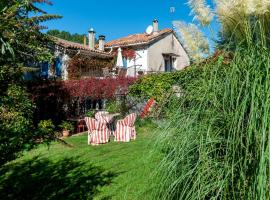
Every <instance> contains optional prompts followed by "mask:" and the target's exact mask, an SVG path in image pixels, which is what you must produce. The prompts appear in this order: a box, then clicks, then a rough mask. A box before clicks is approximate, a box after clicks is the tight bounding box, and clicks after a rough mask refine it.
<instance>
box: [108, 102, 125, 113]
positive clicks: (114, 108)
mask: <svg viewBox="0 0 270 200" xmlns="http://www.w3.org/2000/svg"><path fill="white" fill-rule="evenodd" d="M106 110H107V111H108V112H109V113H120V112H121V103H120V102H119V101H109V102H107V104H106Z"/></svg>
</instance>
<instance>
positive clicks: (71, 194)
mask: <svg viewBox="0 0 270 200" xmlns="http://www.w3.org/2000/svg"><path fill="white" fill-rule="evenodd" d="M154 127H155V126H154V125H153V124H149V123H148V124H143V125H141V127H139V128H138V129H137V131H138V139H137V140H136V141H133V142H131V143H114V142H111V143H109V144H106V145H102V146H96V147H92V146H88V145H87V135H83V136H77V137H70V138H68V139H66V141H67V142H68V143H69V144H72V145H74V147H73V148H69V147H65V146H63V145H61V144H58V143H55V144H52V145H51V146H49V147H47V146H40V147H39V148H37V149H36V150H33V151H31V152H28V153H26V154H25V155H24V156H23V157H22V158H20V159H18V160H16V161H15V162H12V163H10V164H8V165H7V166H6V167H5V168H4V169H2V170H1V175H0V194H1V197H2V198H3V197H5V198H4V199H59V198H60V199H61V198H63V199H117V200H119V199H131V200H134V199H152V198H151V196H149V195H150V194H151V193H150V192H149V191H151V186H150V184H149V182H148V178H149V177H150V176H151V174H152V172H153V171H154V169H155V167H156V166H157V165H158V164H159V158H158V156H155V157H151V159H149V157H147V155H148V152H149V149H151V148H150V146H151V145H152V143H153V142H152V141H153V139H154V138H155V134H154V131H155V128H154ZM43 165H44V166H43ZM24 179H28V180H24ZM37 182H38V183H37ZM39 182H41V183H39ZM61 182H62V183H61ZM45 185H48V186H47V187H46V186H45ZM7 188H9V190H7ZM30 188H31V189H30ZM38 191H39V192H38ZM8 195H9V196H8ZM64 197H65V198H64Z"/></svg>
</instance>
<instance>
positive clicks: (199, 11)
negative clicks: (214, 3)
mask: <svg viewBox="0 0 270 200" xmlns="http://www.w3.org/2000/svg"><path fill="white" fill-rule="evenodd" d="M188 5H189V6H190V8H191V13H192V14H193V15H194V19H196V20H198V21H199V22H200V24H201V25H203V26H207V25H209V24H210V23H211V21H212V20H213V17H214V14H213V13H212V11H211V8H210V6H208V5H207V4H206V2H205V0H189V1H188Z"/></svg>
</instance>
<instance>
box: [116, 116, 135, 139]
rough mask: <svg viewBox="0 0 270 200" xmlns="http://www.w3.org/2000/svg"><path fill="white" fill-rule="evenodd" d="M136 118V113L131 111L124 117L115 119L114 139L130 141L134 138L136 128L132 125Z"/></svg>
mask: <svg viewBox="0 0 270 200" xmlns="http://www.w3.org/2000/svg"><path fill="white" fill-rule="evenodd" d="M136 118H137V116H136V114H135V113H132V114H130V115H128V116H126V117H125V119H123V120H119V121H117V124H116V131H115V134H114V136H115V138H114V141H116V142H130V140H135V139H136V130H135V126H134V123H135V121H136Z"/></svg>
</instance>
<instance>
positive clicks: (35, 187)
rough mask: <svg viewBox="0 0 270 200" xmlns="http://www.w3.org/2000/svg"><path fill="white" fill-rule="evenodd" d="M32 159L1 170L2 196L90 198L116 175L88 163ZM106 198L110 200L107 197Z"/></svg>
mask: <svg viewBox="0 0 270 200" xmlns="http://www.w3.org/2000/svg"><path fill="white" fill-rule="evenodd" d="M75 160H76V158H74V159H70V158H69V159H63V160H60V161H57V162H52V161H50V160H48V159H39V158H34V159H32V160H28V161H25V162H22V163H15V164H10V165H7V166H5V167H3V168H2V169H0V197H1V199H2V198H3V199H5V200H8V199H12V200H16V199H27V200H31V199H39V200H41V199H57V200H58V199H60V200H61V199H93V198H94V196H96V195H97V194H98V193H99V188H100V187H102V186H106V185H109V184H110V183H112V179H113V178H114V177H115V176H116V175H115V174H112V173H110V172H104V170H102V169H101V168H99V167H95V166H93V165H91V164H89V163H83V162H78V161H75ZM106 199H110V197H107V198H106Z"/></svg>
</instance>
